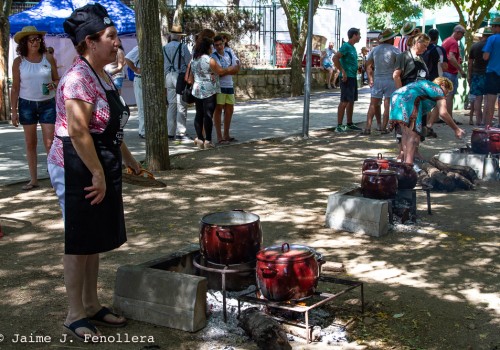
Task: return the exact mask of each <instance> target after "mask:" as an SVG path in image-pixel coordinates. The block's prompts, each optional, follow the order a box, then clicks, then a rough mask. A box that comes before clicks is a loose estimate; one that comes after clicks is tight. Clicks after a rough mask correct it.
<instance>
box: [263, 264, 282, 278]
mask: <svg viewBox="0 0 500 350" xmlns="http://www.w3.org/2000/svg"><path fill="white" fill-rule="evenodd" d="M260 271H261V272H262V277H264V278H273V277H274V276H276V274H277V273H278V270H276V269H273V268H271V267H269V266H266V267H261V268H260Z"/></svg>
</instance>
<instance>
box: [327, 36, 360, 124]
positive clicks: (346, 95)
mask: <svg viewBox="0 0 500 350" xmlns="http://www.w3.org/2000/svg"><path fill="white" fill-rule="evenodd" d="M347 38H348V39H349V40H348V41H347V42H345V43H344V44H343V45H342V47H341V48H340V50H339V51H338V52H337V53H336V54H335V56H333V63H334V64H335V67H337V69H338V70H339V71H340V74H341V79H340V103H339V107H338V111H337V127H336V128H335V132H347V131H351V130H354V131H356V130H361V128H358V127H357V126H356V125H354V124H353V123H352V113H353V110H354V102H355V101H357V100H358V82H357V74H358V54H357V52H356V48H355V47H354V44H356V43H358V42H359V40H360V39H361V33H360V31H359V29H358V28H351V29H349V30H348V31H347ZM346 112H347V125H342V123H343V120H344V114H345V113H346Z"/></svg>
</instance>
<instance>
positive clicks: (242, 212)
mask: <svg viewBox="0 0 500 350" xmlns="http://www.w3.org/2000/svg"><path fill="white" fill-rule="evenodd" d="M232 211H241V212H242V213H244V212H245V211H244V210H243V209H233V210H232Z"/></svg>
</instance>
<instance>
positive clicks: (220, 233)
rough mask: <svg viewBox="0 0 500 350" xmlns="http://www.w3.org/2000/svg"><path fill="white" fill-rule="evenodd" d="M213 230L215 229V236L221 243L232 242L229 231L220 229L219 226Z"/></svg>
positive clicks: (232, 236)
mask: <svg viewBox="0 0 500 350" xmlns="http://www.w3.org/2000/svg"><path fill="white" fill-rule="evenodd" d="M214 229H215V235H216V236H217V238H218V239H219V240H220V241H221V242H223V243H233V242H234V235H233V233H232V232H231V231H230V230H228V229H225V228H221V227H219V226H214Z"/></svg>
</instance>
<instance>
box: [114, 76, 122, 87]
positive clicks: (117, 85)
mask: <svg viewBox="0 0 500 350" xmlns="http://www.w3.org/2000/svg"><path fill="white" fill-rule="evenodd" d="M113 84H115V86H116V88H117V89H121V88H122V86H123V78H115V79H113Z"/></svg>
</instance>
